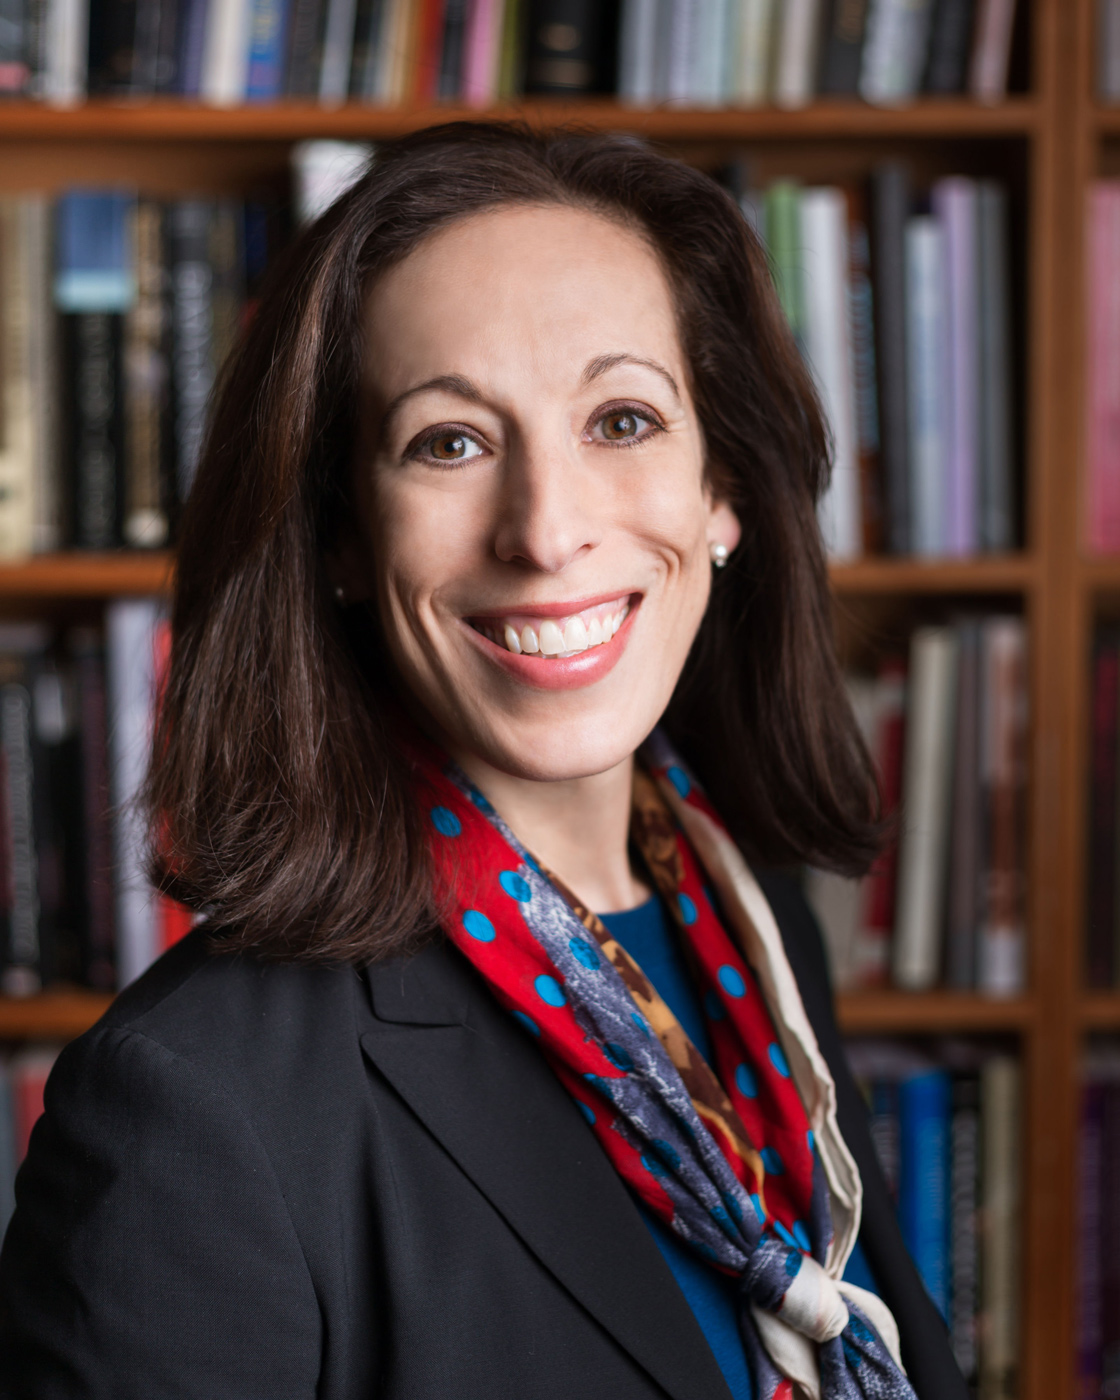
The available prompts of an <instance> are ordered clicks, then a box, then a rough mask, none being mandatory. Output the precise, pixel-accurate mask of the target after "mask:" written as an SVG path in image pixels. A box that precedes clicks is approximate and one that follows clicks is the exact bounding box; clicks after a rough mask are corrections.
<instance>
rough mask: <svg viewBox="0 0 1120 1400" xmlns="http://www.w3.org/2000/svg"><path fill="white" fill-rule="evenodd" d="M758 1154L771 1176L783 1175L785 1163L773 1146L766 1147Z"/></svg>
mask: <svg viewBox="0 0 1120 1400" xmlns="http://www.w3.org/2000/svg"><path fill="white" fill-rule="evenodd" d="M758 1155H759V1156H760V1157H761V1158H762V1165H763V1166H764V1167H765V1168H766V1170H767V1171H768V1172H769V1173H770V1175H771V1176H781V1174H782V1173H783V1172H784V1171H785V1169H786V1168H785V1163H784V1162H783V1161H782V1159H781V1157H779V1156H778V1154H777V1152H775V1151H774V1149H773V1148H772V1147H764V1148H763V1149H762V1151H761V1152H760V1153H759V1154H758Z"/></svg>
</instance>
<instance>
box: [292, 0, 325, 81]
mask: <svg viewBox="0 0 1120 1400" xmlns="http://www.w3.org/2000/svg"><path fill="white" fill-rule="evenodd" d="M326 9H327V7H326V4H325V3H324V0H292V13H291V18H290V20H289V25H290V28H289V30H288V63H287V69H286V71H285V75H284V96H285V97H318V95H319V64H320V61H321V59H322V56H323V20H324V18H325V15H326Z"/></svg>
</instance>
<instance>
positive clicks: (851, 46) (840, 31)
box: [817, 0, 869, 97]
mask: <svg viewBox="0 0 1120 1400" xmlns="http://www.w3.org/2000/svg"><path fill="white" fill-rule="evenodd" d="M868 2H869V0H830V3H829V6H828V10H827V13H826V16H825V23H824V39H823V43H822V46H821V49H822V52H821V73H820V81H819V82H818V85H817V87H818V91H819V92H820V93H822V94H826V95H828V96H830V97H855V96H857V95H858V93H859V71H860V63H861V60H862V57H863V36H864V29H865V26H866V24H867V7H868Z"/></svg>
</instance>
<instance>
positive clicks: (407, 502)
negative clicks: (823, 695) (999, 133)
mask: <svg viewBox="0 0 1120 1400" xmlns="http://www.w3.org/2000/svg"><path fill="white" fill-rule="evenodd" d="M368 310H369V315H368V327H369V329H368V335H367V341H366V354H365V386H364V387H365V401H366V418H365V427H364V431H363V442H364V444H365V445H364V447H363V448H362V449H361V451H360V452H359V455H358V460H357V465H356V482H355V486H356V493H355V497H356V502H357V508H358V517H359V519H358V521H357V522H356V525H357V527H358V528H357V530H356V531H355V537H356V539H355V542H354V543H352V545H351V547H350V548H349V549H347V550H346V551H345V553H344V555H343V556H342V566H341V571H340V577H341V578H342V580H343V582H344V584H345V585H346V589H347V592H348V593H349V594H350V595H351V596H352V597H361V596H366V597H373V598H375V600H376V606H377V609H378V613H379V616H380V620H381V625H382V628H383V630H384V634H385V637H386V639H387V642H388V645H389V648H390V650H391V653H392V657H393V661H394V663H395V666H396V669H397V672H398V674H399V676H400V678H401V679H402V680H403V682H404V685H405V687H406V689H407V690H408V691H409V692H411V694H412V695H413V696H414V697H415V699H416V700H417V701H418V702H419V703H420V705H422V706H423V708H424V710H425V711H426V712H427V715H428V717H429V719H430V721H431V722H434V725H435V727H436V730H437V732H438V734H439V737H440V738H441V739H442V741H443V743H444V744H445V745H446V746H447V748H448V749H449V751H450V752H451V753H452V754H456V755H459V756H461V757H463V756H470V757H472V758H474V759H476V760H477V759H481V760H482V761H484V762H485V763H487V764H489V765H491V766H493V767H495V768H498V769H499V770H501V771H503V772H505V773H508V774H511V775H514V776H518V777H524V778H532V779H538V780H557V779H571V778H577V777H584V776H587V775H590V774H593V773H601V772H604V771H606V770H608V769H610V768H612V767H614V766H615V765H617V764H618V763H620V762H622V761H623V760H625V759H627V758H628V757H629V756H630V755H631V754H632V753H633V752H634V750H635V748H637V746H638V745H639V744H640V743H641V741H642V740H643V739H644V738H645V737H646V735H647V734H648V733H649V731H650V730H651V729H652V728H653V726H654V725H655V724H656V723H657V721H658V719H659V718H660V716H661V714H662V713H663V711H664V710H665V707H666V705H667V704H668V702H669V699H670V696H671V695H672V692H673V688H674V686H675V685H676V682H677V678H678V676H679V675H680V672H681V668H682V667H683V665H684V662H685V658H686V657H687V655H688V651H689V648H690V646H691V645H692V641H693V638H694V637H695V635H696V631H697V628H698V627H699V625H700V620H701V617H702V616H703V613H704V609H705V606H706V605H707V601H708V591H709V587H710V583H711V561H710V552H709V547H710V544H711V543H713V542H718V543H722V544H724V545H726V546H727V547H728V548H729V549H733V548H734V546H735V544H736V543H737V542H738V537H739V527H738V524H737V522H736V520H735V518H734V516H733V515H732V513H731V511H730V510H729V509H728V508H727V507H726V506H723V505H720V504H718V503H716V502H713V500H712V499H711V498H710V496H709V495H708V493H707V491H706V489H705V485H704V441H703V437H702V435H701V430H700V424H699V422H698V420H697V416H696V410H695V407H694V406H693V403H692V399H691V396H690V393H689V383H688V379H689V376H688V370H687V366H686V364H685V360H684V356H683V353H682V350H681V346H680V343H679V339H678V334H677V325H676V318H675V315H674V309H673V304H672V298H671V294H670V290H669V286H668V284H667V282H666V279H665V276H664V274H663V273H662V271H661V267H660V265H659V263H658V261H657V258H656V257H655V255H654V254H653V252H652V251H651V250H650V249H649V247H647V245H646V244H645V243H644V242H643V241H642V240H641V238H639V237H638V236H637V235H635V234H633V233H631V232H629V231H627V230H625V229H623V228H621V227H620V226H618V225H616V224H614V223H612V222H610V221H608V220H607V219H605V218H602V217H600V216H598V215H595V214H590V213H586V212H583V211H579V210H574V209H570V208H565V207H559V206H557V207H552V206H548V207H529V208H521V207H515V208H502V209H498V210H496V211H492V212H487V213H484V214H479V215H476V216H473V217H470V218H467V219H463V220H462V221H460V222H458V223H455V224H453V225H451V226H450V227H449V228H447V229H446V230H444V231H442V232H440V233H438V234H436V235H434V236H433V237H432V238H430V239H428V241H427V242H425V243H424V244H423V245H421V247H419V248H418V249H417V250H416V251H415V252H414V253H412V254H411V255H410V256H409V257H408V258H407V259H406V260H405V261H404V262H402V263H400V264H399V265H398V266H397V267H395V268H394V269H392V270H391V271H390V272H389V273H387V274H386V275H385V276H384V277H383V278H381V279H380V281H379V282H378V283H377V285H376V286H375V287H374V289H373V291H372V294H371V295H370V298H369V307H368ZM361 539H364V540H365V541H366V542H367V546H368V547H367V548H363V546H362V544H360V543H357V540H361Z"/></svg>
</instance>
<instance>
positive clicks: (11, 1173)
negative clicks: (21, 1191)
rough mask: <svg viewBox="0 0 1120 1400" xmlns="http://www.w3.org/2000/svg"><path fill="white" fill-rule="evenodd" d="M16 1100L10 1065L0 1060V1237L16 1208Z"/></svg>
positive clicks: (1, 1237) (0, 1237)
mask: <svg viewBox="0 0 1120 1400" xmlns="http://www.w3.org/2000/svg"><path fill="white" fill-rule="evenodd" d="M16 1163H17V1156H16V1124H15V1102H14V1099H13V1096H12V1081H11V1075H10V1073H9V1070H8V1066H7V1065H6V1064H4V1063H2V1062H0V1239H3V1237H4V1234H5V1232H6V1231H7V1228H8V1221H9V1220H11V1218H12V1212H13V1211H14V1210H15V1208H16Z"/></svg>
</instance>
